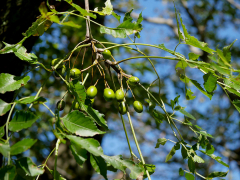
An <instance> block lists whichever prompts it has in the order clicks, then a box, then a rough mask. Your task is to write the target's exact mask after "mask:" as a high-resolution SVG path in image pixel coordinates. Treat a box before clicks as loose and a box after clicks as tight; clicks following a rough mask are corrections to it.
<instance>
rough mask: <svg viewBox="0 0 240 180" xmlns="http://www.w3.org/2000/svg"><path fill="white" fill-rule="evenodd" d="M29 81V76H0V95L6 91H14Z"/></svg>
mask: <svg viewBox="0 0 240 180" xmlns="http://www.w3.org/2000/svg"><path fill="white" fill-rule="evenodd" d="M29 80H30V77H29V76H25V77H22V76H14V75H11V74H7V73H1V74H0V93H2V94H4V93H5V92H7V91H15V90H17V89H19V88H20V87H22V86H24V85H25V84H27V82H28V81H29Z"/></svg>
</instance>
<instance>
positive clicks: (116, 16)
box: [112, 11, 121, 22]
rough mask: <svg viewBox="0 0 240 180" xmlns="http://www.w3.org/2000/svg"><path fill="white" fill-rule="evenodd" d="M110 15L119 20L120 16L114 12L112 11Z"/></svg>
mask: <svg viewBox="0 0 240 180" xmlns="http://www.w3.org/2000/svg"><path fill="white" fill-rule="evenodd" d="M112 15H113V16H114V17H115V18H116V19H117V20H118V22H120V19H121V16H119V15H118V14H116V13H115V12H114V11H113V12H112Z"/></svg>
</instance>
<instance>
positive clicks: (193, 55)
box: [188, 52, 200, 60]
mask: <svg viewBox="0 0 240 180" xmlns="http://www.w3.org/2000/svg"><path fill="white" fill-rule="evenodd" d="M199 56H200V55H198V54H195V53H193V52H190V53H188V57H189V59H190V60H197V59H198V58H199Z"/></svg>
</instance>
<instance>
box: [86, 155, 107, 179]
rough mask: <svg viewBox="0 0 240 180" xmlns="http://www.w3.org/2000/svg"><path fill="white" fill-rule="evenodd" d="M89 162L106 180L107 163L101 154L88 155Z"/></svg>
mask: <svg viewBox="0 0 240 180" xmlns="http://www.w3.org/2000/svg"><path fill="white" fill-rule="evenodd" d="M90 162H91V165H92V167H93V168H94V170H95V171H96V172H97V173H98V174H101V175H102V176H103V177H104V178H105V179H106V180H107V179H108V178H107V164H106V162H105V161H104V159H103V158H102V157H101V156H94V155H92V154H91V155H90Z"/></svg>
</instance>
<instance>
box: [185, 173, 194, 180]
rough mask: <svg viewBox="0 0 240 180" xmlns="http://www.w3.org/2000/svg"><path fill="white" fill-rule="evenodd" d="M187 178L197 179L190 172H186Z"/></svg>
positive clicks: (189, 179) (188, 179) (190, 179)
mask: <svg viewBox="0 0 240 180" xmlns="http://www.w3.org/2000/svg"><path fill="white" fill-rule="evenodd" d="M185 178H186V179H187V180H195V177H194V175H192V174H190V173H186V174H185Z"/></svg>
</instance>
